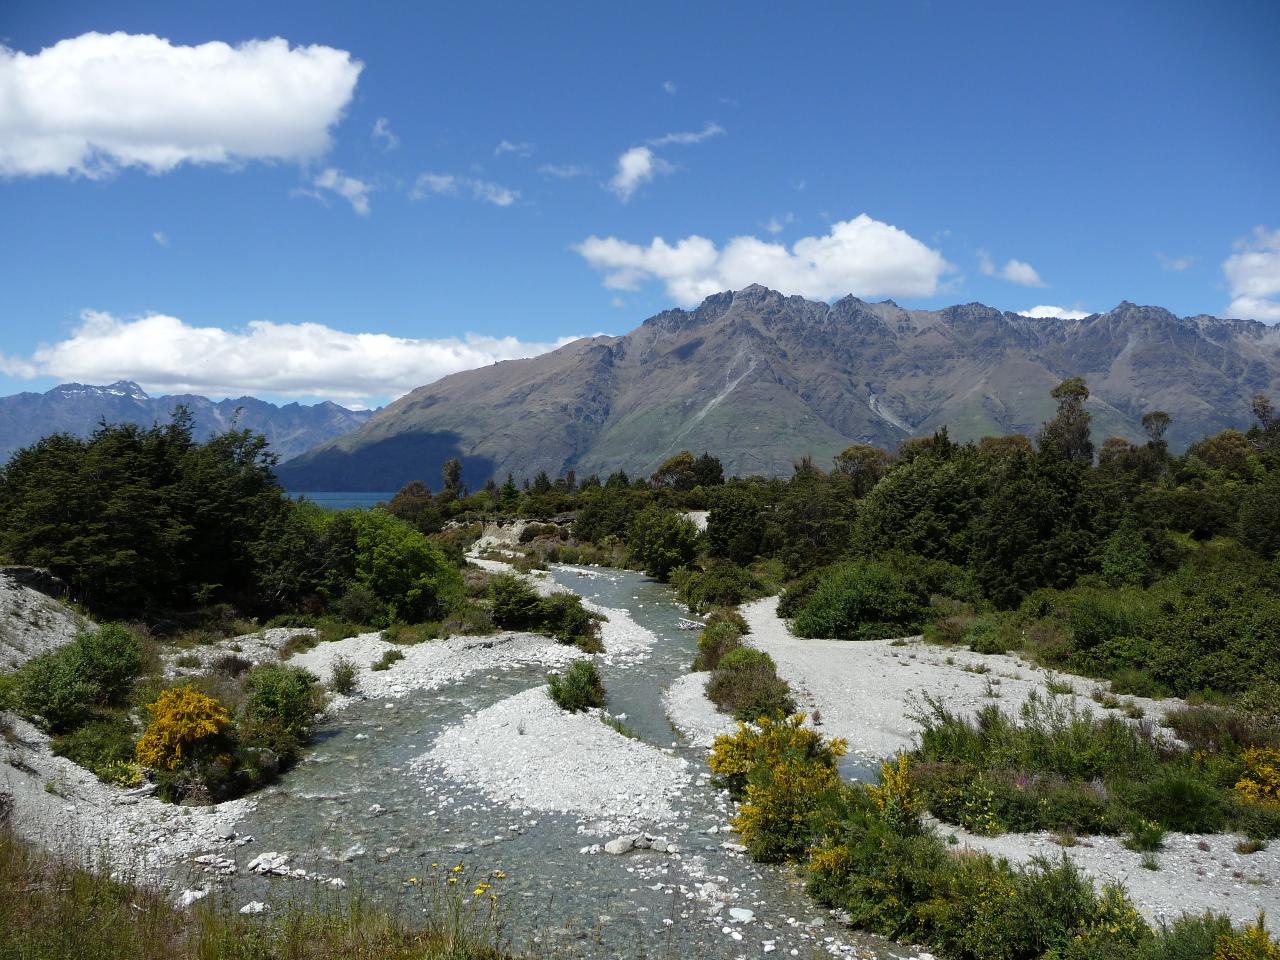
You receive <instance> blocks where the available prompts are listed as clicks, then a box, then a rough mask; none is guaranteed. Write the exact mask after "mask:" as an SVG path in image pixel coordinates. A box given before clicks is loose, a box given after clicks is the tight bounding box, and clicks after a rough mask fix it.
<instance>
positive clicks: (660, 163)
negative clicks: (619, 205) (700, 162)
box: [609, 147, 675, 203]
mask: <svg viewBox="0 0 1280 960" xmlns="http://www.w3.org/2000/svg"><path fill="white" fill-rule="evenodd" d="M674 169H675V167H673V166H672V165H671V164H669V163H667V161H665V160H663V159H662V158H661V157H659V156H658V155H657V154H655V153H654V152H653V151H652V150H650V149H649V148H648V147H632V148H631V149H630V150H628V151H626V152H625V153H624V154H622V156H620V157H618V169H617V170H616V171H615V173H614V175H613V179H611V180H610V181H609V189H610V190H612V191H613V192H614V193H616V194H617V195H618V198H619V199H620V200H621V201H622V202H623V203H626V202H627V201H628V200H630V199H631V198H632V196H633V195H634V194H635V192H636V191H637V190H639V189H640V188H641V187H642V186H643V185H644V184H646V183H648V182H649V181H650V180H652V179H653V178H654V177H656V176H658V174H661V173H670V172H671V171H672V170H674Z"/></svg>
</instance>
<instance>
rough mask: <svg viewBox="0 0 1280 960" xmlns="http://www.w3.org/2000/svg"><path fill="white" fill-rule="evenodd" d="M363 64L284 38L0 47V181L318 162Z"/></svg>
mask: <svg viewBox="0 0 1280 960" xmlns="http://www.w3.org/2000/svg"><path fill="white" fill-rule="evenodd" d="M362 69H363V65H362V64H361V63H360V62H359V61H358V60H353V59H352V57H351V54H349V53H348V52H346V51H345V50H335V49H333V48H331V47H324V46H307V47H293V48H290V46H289V43H288V41H286V40H283V39H281V38H279V37H276V38H273V39H270V40H250V41H247V42H245V43H241V44H239V45H238V46H234V47H233V46H230V45H228V44H226V43H221V42H212V43H204V44H200V45H199V46H182V45H176V44H172V43H170V42H169V41H168V40H165V39H162V38H160V37H156V36H151V35H137V34H128V33H112V34H101V33H86V34H82V35H81V36H78V37H74V38H71V39H68V40H62V41H59V42H58V43H56V44H54V45H53V46H51V47H46V48H45V49H43V50H41V51H40V52H39V53H36V54H27V53H23V52H21V51H17V50H10V49H8V48H6V47H0V175H3V176H11V177H12V176H36V175H40V174H62V175H67V174H80V175H83V176H87V177H95V178H96V177H104V176H108V175H110V174H111V173H113V172H114V171H116V170H117V169H119V168H121V167H130V166H138V167H142V168H144V169H146V170H147V171H149V172H151V173H165V172H167V171H169V170H172V169H173V168H174V167H177V166H179V165H180V164H182V163H214V164H235V163H241V162H243V161H246V160H303V159H307V158H310V157H315V156H318V155H320V154H323V153H324V152H325V151H326V150H327V149H328V148H329V128H330V127H331V126H333V125H334V124H335V123H337V122H338V120H339V119H340V117H341V115H342V111H343V110H344V109H345V108H346V106H347V104H348V103H349V102H350V100H351V96H352V93H353V92H354V90H355V86H356V81H357V79H358V78H359V76H360V71H361V70H362Z"/></svg>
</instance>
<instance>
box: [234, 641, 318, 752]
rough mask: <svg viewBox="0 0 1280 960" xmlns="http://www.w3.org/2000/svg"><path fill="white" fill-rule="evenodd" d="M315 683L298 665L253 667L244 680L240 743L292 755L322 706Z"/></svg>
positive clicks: (311, 676)
mask: <svg viewBox="0 0 1280 960" xmlns="http://www.w3.org/2000/svg"><path fill="white" fill-rule="evenodd" d="M319 683H320V681H319V680H318V679H317V678H316V677H315V675H313V674H311V673H309V672H307V671H306V670H303V669H301V668H299V667H286V666H281V665H278V664H266V665H264V666H261V667H255V668H254V669H253V670H252V671H251V672H250V673H249V675H248V677H247V678H246V681H245V684H246V687H247V689H248V692H249V697H248V700H247V701H246V703H245V710H244V714H245V719H244V722H243V723H242V724H241V738H242V742H244V743H245V744H248V745H253V746H264V747H268V748H269V749H271V750H272V751H273V752H275V753H276V754H277V756H279V757H280V758H281V760H289V759H291V758H293V757H294V756H296V755H297V753H298V751H299V750H300V749H301V747H302V744H304V743H305V742H306V741H307V739H308V738H309V737H310V736H311V730H312V728H313V727H314V725H315V718H316V714H317V713H318V712H319V711H320V709H321V708H322V707H323V694H322V693H321V691H320V686H319Z"/></svg>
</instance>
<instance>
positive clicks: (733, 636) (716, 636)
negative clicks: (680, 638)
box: [693, 620, 743, 671]
mask: <svg viewBox="0 0 1280 960" xmlns="http://www.w3.org/2000/svg"><path fill="white" fill-rule="evenodd" d="M742 635H743V631H742V630H740V629H739V628H738V626H737V624H735V623H732V622H731V621H728V620H719V621H717V622H715V623H708V624H707V625H706V627H704V628H703V630H702V632H701V633H700V634H698V655H697V657H696V658H694V661H693V669H694V670H695V671H703V670H714V669H715V668H716V667H718V666H719V665H720V660H721V659H722V658H723V657H724V656H725V654H727V653H729V652H730V651H733V650H737V649H739V648H741V646H742Z"/></svg>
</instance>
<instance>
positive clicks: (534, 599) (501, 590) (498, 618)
mask: <svg viewBox="0 0 1280 960" xmlns="http://www.w3.org/2000/svg"><path fill="white" fill-rule="evenodd" d="M489 602H490V604H491V605H492V613H493V622H494V623H495V624H496V625H497V626H499V627H503V628H505V629H508V630H527V629H529V628H531V627H533V626H534V625H535V624H537V623H538V621H539V619H540V618H541V610H540V603H539V598H538V595H537V594H536V593H534V591H533V589H532V588H531V587H530V586H529V585H528V584H527V583H525V581H524V580H523V579H521V578H520V577H515V576H512V575H511V574H509V573H499V574H496V575H494V576H493V578H492V579H490V581H489Z"/></svg>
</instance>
